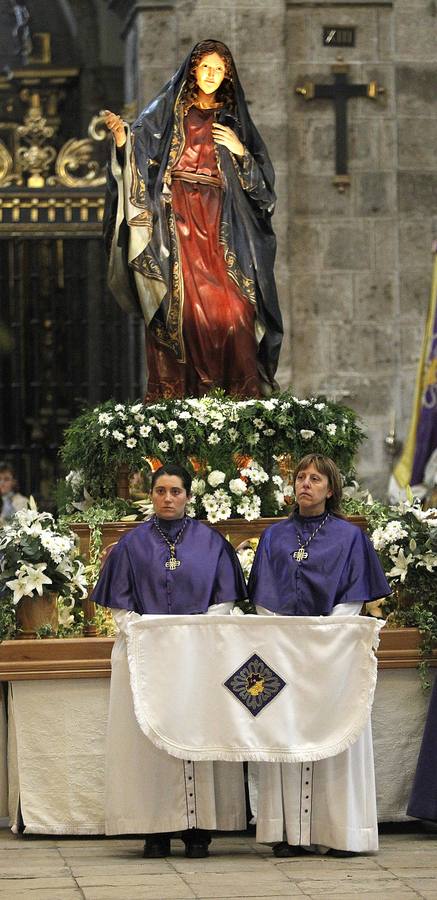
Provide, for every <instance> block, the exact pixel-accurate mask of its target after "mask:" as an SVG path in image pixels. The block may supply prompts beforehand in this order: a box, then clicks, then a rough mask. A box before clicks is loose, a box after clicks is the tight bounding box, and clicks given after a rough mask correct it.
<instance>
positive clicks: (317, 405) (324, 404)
mask: <svg viewBox="0 0 437 900" xmlns="http://www.w3.org/2000/svg"><path fill="white" fill-rule="evenodd" d="M325 406H326V403H315V404H314V409H317V410H318V411H319V412H320V410H321V409H325Z"/></svg>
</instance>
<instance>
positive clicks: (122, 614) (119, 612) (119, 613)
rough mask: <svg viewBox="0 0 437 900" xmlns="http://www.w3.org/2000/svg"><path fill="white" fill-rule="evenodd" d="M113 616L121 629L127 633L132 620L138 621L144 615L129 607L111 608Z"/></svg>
mask: <svg viewBox="0 0 437 900" xmlns="http://www.w3.org/2000/svg"><path fill="white" fill-rule="evenodd" d="M111 612H112V616H113V618H114V621H115V624H116V625H117V628H118V630H119V631H121V632H122V633H123V634H126V631H127V626H128V625H129V623H130V622H137V621H138V620H139V619H141V618H142V617H141V616H140V614H139V613H136V612H133V611H132V610H129V609H111Z"/></svg>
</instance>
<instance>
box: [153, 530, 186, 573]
mask: <svg viewBox="0 0 437 900" xmlns="http://www.w3.org/2000/svg"><path fill="white" fill-rule="evenodd" d="M187 522H188V519H187V518H185V519H184V524H183V525H182V528H181V529H180V530H179V531H178V533H177V535H176V537H175V538H174V540H173V541H169V539H168V537H167V535H166V534H164V532H163V531H162V530H161V528H160V527H159V525H158V522H157V519H156V516H155V517H154V519H153V524H154V526H155V528H156V530H157V531H158V532H159V534H160V535H161V537H162V539H163V541H165V543H166V544H167V546H168V549H169V550H170V556H169V558H168V559H166V561H165V563H164V565H165V568H166V569H170V570H171V571H172V572H174V571H175V569H178V568H179V566H180V565H181V561H180V559H177V557H176V544H177V543H178V541H179V540H180V539H181V537H182V535H183V533H184V531H185V528H186V527H187Z"/></svg>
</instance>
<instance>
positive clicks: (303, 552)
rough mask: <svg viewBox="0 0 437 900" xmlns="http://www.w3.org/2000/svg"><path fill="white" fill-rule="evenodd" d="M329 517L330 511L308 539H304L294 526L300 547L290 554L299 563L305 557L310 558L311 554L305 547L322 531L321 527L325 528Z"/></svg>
mask: <svg viewBox="0 0 437 900" xmlns="http://www.w3.org/2000/svg"><path fill="white" fill-rule="evenodd" d="M328 519H329V513H326V516H325V518H324V519H323V520H322V521H321V522H320V525H318V526H317V528H316V529H315V530H314V531H313V533H312V534H310V536H309V538H307V540H306V541H302V538H301V536H300V534H299V532H298V530H297V528H296V526H294V527H295V529H296V535H297V540H298V542H299V549H298V550H294V552H293V553H291V554H290V555H291V556H292V557H293V559H296V560H297V562H298V563H300V562H302V560H303V559H308V556H309V554H308V553H307V552H306V550H305V547H308V544H310V543H311V541H312V540H313V538H315V536H316V534H317V532H318V531H320V529H321V528H323V526H324V524H325V522H326V521H327V520H328Z"/></svg>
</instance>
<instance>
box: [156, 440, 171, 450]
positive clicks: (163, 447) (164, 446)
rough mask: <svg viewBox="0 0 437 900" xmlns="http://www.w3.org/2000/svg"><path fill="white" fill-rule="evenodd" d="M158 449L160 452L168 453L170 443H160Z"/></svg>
mask: <svg viewBox="0 0 437 900" xmlns="http://www.w3.org/2000/svg"><path fill="white" fill-rule="evenodd" d="M158 447H159V449H160V450H162V452H163V453H168V450H169V443H168V441H159V443H158Z"/></svg>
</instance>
